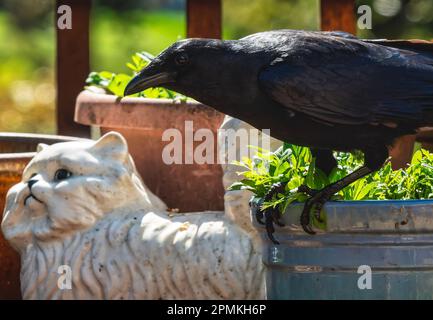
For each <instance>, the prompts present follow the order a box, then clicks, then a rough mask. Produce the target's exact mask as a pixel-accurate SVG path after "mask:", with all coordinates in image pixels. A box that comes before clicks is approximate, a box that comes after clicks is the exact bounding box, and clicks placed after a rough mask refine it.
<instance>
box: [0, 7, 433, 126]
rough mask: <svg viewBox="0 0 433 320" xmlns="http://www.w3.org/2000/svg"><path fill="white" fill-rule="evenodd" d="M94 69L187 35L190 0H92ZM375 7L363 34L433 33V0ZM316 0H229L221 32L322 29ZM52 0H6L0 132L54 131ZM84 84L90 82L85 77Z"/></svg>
mask: <svg viewBox="0 0 433 320" xmlns="http://www.w3.org/2000/svg"><path fill="white" fill-rule="evenodd" d="M93 4H94V5H93V11H92V18H91V69H92V70H95V71H102V70H108V71H112V72H127V69H126V67H125V63H126V62H127V61H129V59H130V56H131V55H132V54H133V53H134V52H136V51H141V50H146V51H149V52H151V53H153V54H157V53H158V52H159V51H160V50H162V49H164V48H165V47H166V46H168V45H169V44H171V43H172V42H174V41H176V40H177V39H179V38H184V37H185V30H186V25H185V20H186V17H185V12H184V7H185V1H184V0H122V1H119V0H94V1H93ZM362 4H367V5H370V6H371V7H372V9H373V29H372V30H359V33H358V35H359V36H361V37H364V38H390V39H393V38H394V39H395V38H420V39H428V40H430V39H433V0H359V1H357V6H359V5H362ZM318 16H319V6H318V1H317V0H224V1H223V36H224V38H226V39H236V38H239V37H242V36H244V35H247V34H250V33H253V32H258V31H264V30H270V29H277V28H294V29H309V30H317V29H318V25H319V21H318ZM54 25H55V14H54V0H0V131H16V132H38V133H54V132H55V121H54V104H55V82H54V61H55V60H54V58H55V57H54V54H55V32H54V31H55V30H54ZM83 86H84V84H83Z"/></svg>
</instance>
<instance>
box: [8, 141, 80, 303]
mask: <svg viewBox="0 0 433 320" xmlns="http://www.w3.org/2000/svg"><path fill="white" fill-rule="evenodd" d="M72 140H76V138H72V137H63V136H51V135H40V134H23V133H0V212H2V213H3V209H4V204H5V197H6V194H7V192H8V190H9V189H10V188H11V187H12V186H13V185H14V184H16V183H18V182H19V181H21V174H22V171H23V169H24V167H25V166H26V165H27V163H28V162H29V161H30V159H31V158H32V157H33V156H34V154H35V153H34V152H33V151H35V150H36V147H37V145H38V143H45V144H53V143H57V142H64V141H72ZM20 298H21V292H20V258H19V255H18V254H17V253H16V252H15V250H14V249H12V248H11V247H10V246H9V244H8V243H7V242H6V240H5V239H4V238H3V234H2V233H1V232H0V299H20Z"/></svg>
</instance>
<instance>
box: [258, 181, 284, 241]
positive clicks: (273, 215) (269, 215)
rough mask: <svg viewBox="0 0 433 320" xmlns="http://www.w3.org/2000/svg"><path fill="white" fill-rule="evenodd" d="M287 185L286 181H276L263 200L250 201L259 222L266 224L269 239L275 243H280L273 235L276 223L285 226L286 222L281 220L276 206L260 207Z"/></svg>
mask: <svg viewBox="0 0 433 320" xmlns="http://www.w3.org/2000/svg"><path fill="white" fill-rule="evenodd" d="M285 186H286V184H285V183H280V182H279V183H275V184H274V185H272V186H271V188H270V189H269V191H268V193H267V194H266V195H265V196H264V197H263V199H262V200H259V201H257V200H256V199H254V198H253V199H252V200H251V201H250V207H251V209H252V210H254V215H255V217H256V220H257V222H258V223H260V224H264V225H265V227H266V232H267V234H268V237H269V239H270V240H271V241H272V242H273V243H275V244H279V242H278V241H277V240H276V239H275V237H274V235H273V234H274V232H275V228H274V224H276V225H278V226H280V227H284V223H282V222H281V221H280V218H281V214H280V212H279V211H278V209H276V208H268V209H265V210H261V209H260V207H261V205H262V204H263V202H265V201H271V200H272V198H273V197H274V196H275V195H276V194H278V193H283V192H284V187H285ZM263 218H265V222H263Z"/></svg>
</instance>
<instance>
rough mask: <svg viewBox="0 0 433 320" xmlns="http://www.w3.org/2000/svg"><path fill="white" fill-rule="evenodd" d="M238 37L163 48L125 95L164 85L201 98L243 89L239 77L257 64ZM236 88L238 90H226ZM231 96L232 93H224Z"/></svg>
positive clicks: (187, 42)
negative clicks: (249, 62) (240, 43)
mask: <svg viewBox="0 0 433 320" xmlns="http://www.w3.org/2000/svg"><path fill="white" fill-rule="evenodd" d="M246 63H248V55H245V54H243V52H242V46H241V45H239V44H238V43H237V42H236V41H222V40H215V39H197V38H196V39H186V40H180V41H177V42H176V43H174V44H173V45H171V46H170V47H168V48H167V49H166V50H164V51H163V52H161V53H160V54H159V55H158V56H157V57H155V59H153V60H152V62H151V63H150V64H149V65H147V66H146V67H145V68H144V69H143V70H141V72H140V73H138V74H137V75H136V76H135V77H134V78H133V79H132V80H131V81H130V82H129V83H128V85H127V87H126V89H125V95H131V94H134V93H137V92H140V91H143V90H145V89H147V88H150V87H157V86H162V87H165V88H168V89H172V90H175V91H177V92H180V93H183V94H185V95H188V96H190V97H192V98H195V99H197V100H199V101H201V102H204V103H206V102H207V101H214V100H215V97H219V98H222V97H223V96H224V95H225V93H226V92H231V91H233V92H235V91H238V92H239V91H240V90H242V88H241V86H242V83H243V82H244V83H251V81H250V80H249V81H240V80H242V77H246V76H247V75H248V74H249V73H250V72H251V71H252V70H253V69H254V67H252V66H251V64H250V65H249V66H248V67H246ZM252 65H253V66H254V64H252ZM227 88H235V89H237V90H231V91H230V90H227ZM225 98H229V97H225Z"/></svg>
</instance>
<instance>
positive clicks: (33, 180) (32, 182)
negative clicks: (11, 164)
mask: <svg viewBox="0 0 433 320" xmlns="http://www.w3.org/2000/svg"><path fill="white" fill-rule="evenodd" d="M36 182H38V180H36V179H30V180H29V181H27V185H28V186H29V189H30V190H32V186H33V185H34V184H35V183H36Z"/></svg>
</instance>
